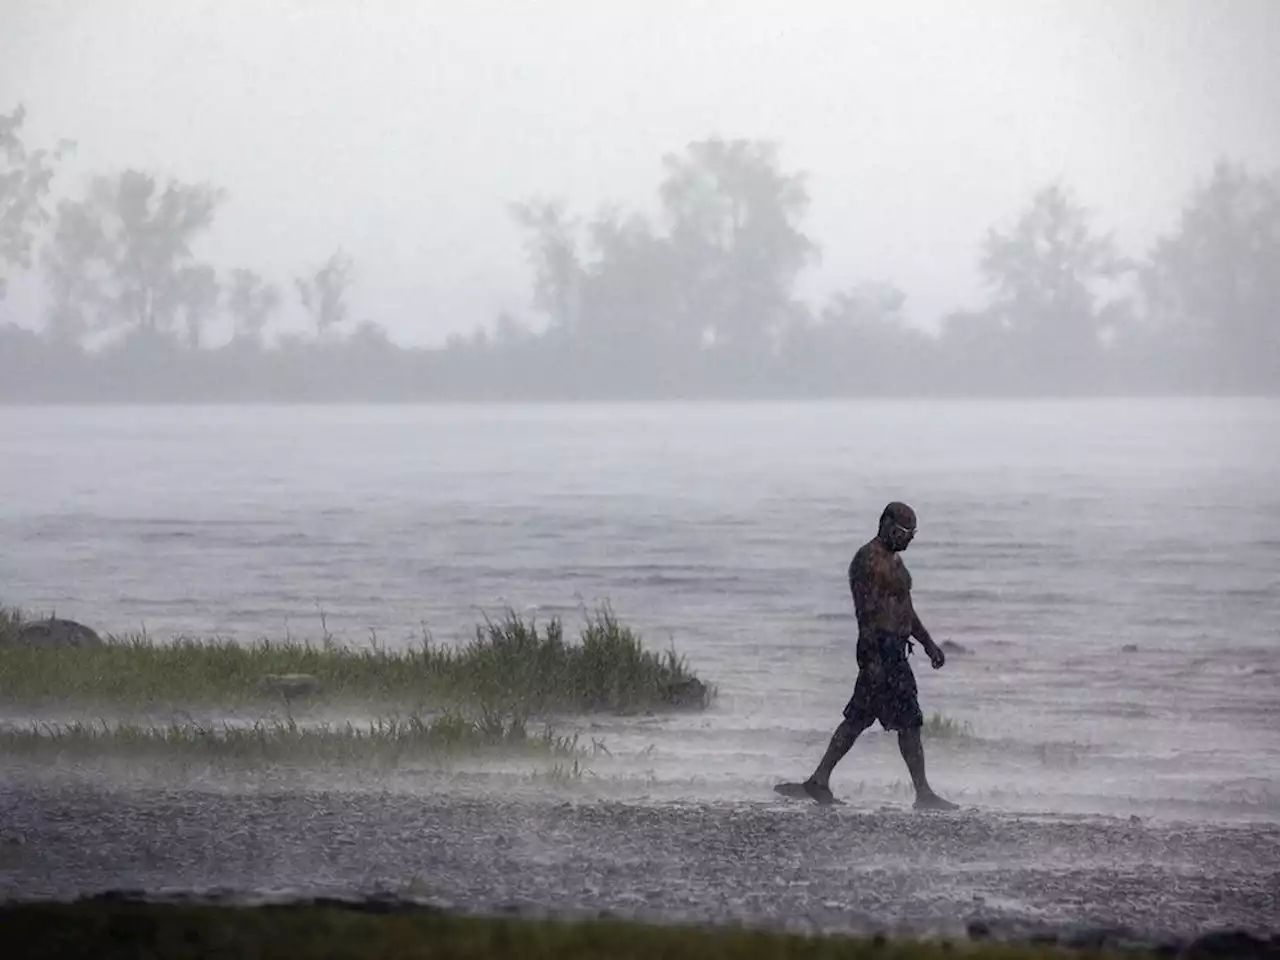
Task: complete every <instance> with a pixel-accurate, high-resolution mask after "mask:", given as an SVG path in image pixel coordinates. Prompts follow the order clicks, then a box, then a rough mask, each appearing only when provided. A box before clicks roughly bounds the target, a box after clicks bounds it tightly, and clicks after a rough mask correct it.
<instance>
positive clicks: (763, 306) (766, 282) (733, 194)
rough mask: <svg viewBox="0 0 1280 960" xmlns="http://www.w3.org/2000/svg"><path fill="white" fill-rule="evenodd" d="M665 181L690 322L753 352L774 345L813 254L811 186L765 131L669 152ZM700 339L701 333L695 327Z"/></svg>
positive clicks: (662, 193)
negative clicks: (759, 136)
mask: <svg viewBox="0 0 1280 960" xmlns="http://www.w3.org/2000/svg"><path fill="white" fill-rule="evenodd" d="M663 165H664V167H665V168H666V177H665V179H664V180H663V182H662V184H661V186H660V188H659V197H660V199H661V202H662V209H663V214H664V217H665V220H666V223H667V226H668V230H669V238H670V243H671V246H672V251H673V257H672V260H671V263H672V264H673V265H675V266H676V267H677V268H678V269H679V277H678V283H677V286H678V289H679V292H680V298H681V301H682V307H683V314H684V317H683V319H684V322H685V323H686V324H687V325H690V326H692V327H693V328H695V329H696V330H697V331H698V334H699V335H701V334H703V333H705V334H708V335H709V336H710V337H711V338H712V339H713V340H714V342H715V343H716V344H717V345H721V346H727V347H729V348H731V349H734V350H737V351H739V352H741V353H744V354H747V355H758V354H760V353H762V352H765V351H766V350H767V349H768V348H769V347H770V346H771V343H770V341H771V339H772V338H773V337H774V336H775V335H776V334H777V333H778V332H780V330H781V328H782V326H783V325H784V324H785V322H786V320H787V318H788V317H789V316H790V315H791V313H792V310H791V307H792V290H793V285H794V283H795V280H796V278H797V276H798V275H799V273H800V271H801V270H802V269H803V268H804V267H805V266H806V265H807V264H809V263H810V262H811V261H812V260H813V259H815V258H816V256H817V253H818V248H817V245H816V244H814V243H813V241H811V240H810V239H809V238H808V237H806V236H805V235H804V234H803V233H802V232H801V231H800V228H799V221H800V220H801V218H802V217H803V215H804V214H805V212H806V211H807V210H808V206H809V194H808V191H807V189H806V187H805V182H804V176H803V175H801V174H787V173H784V172H783V171H782V170H781V169H780V166H779V161H778V149H777V146H776V145H775V144H773V143H771V142H767V141H757V140H728V141H726V140H722V139H719V138H711V139H707V140H701V141H697V142H694V143H691V144H689V145H688V147H687V148H686V149H685V151H684V153H683V154H680V155H677V154H668V155H667V156H666V157H664V158H663ZM699 339H700V336H699Z"/></svg>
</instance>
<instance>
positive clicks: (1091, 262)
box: [979, 184, 1130, 382]
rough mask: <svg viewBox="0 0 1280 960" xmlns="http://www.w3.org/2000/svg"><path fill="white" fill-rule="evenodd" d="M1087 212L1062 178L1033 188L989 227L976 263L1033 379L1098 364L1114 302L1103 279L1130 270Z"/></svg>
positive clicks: (1070, 376)
mask: <svg viewBox="0 0 1280 960" xmlns="http://www.w3.org/2000/svg"><path fill="white" fill-rule="evenodd" d="M1089 219H1090V218H1089V212H1088V211H1087V210H1086V209H1085V208H1084V207H1082V206H1080V204H1079V203H1077V202H1076V201H1075V199H1074V198H1073V197H1072V195H1071V193H1070V192H1069V191H1068V190H1066V189H1065V188H1064V187H1062V186H1061V185H1059V184H1051V185H1049V186H1047V187H1044V188H1043V189H1041V190H1040V191H1038V192H1037V193H1036V194H1035V196H1034V197H1033V198H1032V200H1031V203H1030V205H1029V207H1028V208H1027V210H1026V211H1025V212H1024V213H1023V214H1022V215H1021V216H1020V217H1019V218H1018V220H1017V222H1016V223H1015V224H1014V226H1013V228H1012V229H1011V230H1009V231H1008V232H1003V233H1002V232H1000V231H998V230H996V229H995V228H994V227H993V228H992V229H991V230H989V231H988V233H987V236H986V238H985V240H984V241H983V244H982V252H981V257H980V261H979V266H980V269H981V272H982V277H983V279H984V280H985V282H986V283H987V285H988V286H989V287H990V288H991V289H992V291H993V301H992V303H991V304H990V306H989V307H988V313H989V314H990V315H991V316H992V317H993V318H994V319H995V320H996V321H997V322H998V328H999V329H1002V330H1003V331H1004V333H1005V334H1006V335H1008V336H1009V337H1010V339H1011V347H1012V353H1013V354H1014V355H1015V356H1016V357H1018V358H1019V362H1020V363H1021V364H1024V365H1025V372H1026V374H1028V375H1029V376H1031V377H1034V378H1035V380H1036V381H1037V382H1044V378H1046V377H1053V376H1054V375H1055V374H1060V375H1061V376H1062V377H1063V378H1065V379H1066V380H1068V381H1072V382H1079V381H1080V379H1081V378H1082V377H1084V376H1087V375H1088V374H1089V372H1090V371H1092V370H1093V368H1094V367H1095V366H1096V365H1097V363H1098V361H1099V359H1100V348H1101V346H1102V342H1103V338H1104V335H1105V334H1106V333H1107V325H1108V322H1109V321H1110V320H1111V318H1113V317H1115V316H1117V315H1119V313H1120V308H1119V304H1118V302H1117V303H1104V302H1103V301H1102V300H1101V294H1102V289H1103V287H1104V286H1105V284H1107V283H1109V282H1112V281H1115V280H1117V279H1118V278H1119V277H1120V276H1121V275H1122V274H1123V273H1124V272H1125V271H1127V270H1128V269H1130V265H1129V263H1128V261H1126V260H1125V259H1123V258H1122V257H1120V256H1119V255H1118V253H1117V252H1116V249H1115V245H1114V242H1113V240H1112V237H1111V235H1110V234H1105V235H1096V234H1095V233H1094V232H1093V231H1092V229H1091V227H1090V224H1089Z"/></svg>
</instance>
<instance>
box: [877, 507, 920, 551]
mask: <svg viewBox="0 0 1280 960" xmlns="http://www.w3.org/2000/svg"><path fill="white" fill-rule="evenodd" d="M915 535H916V512H915V511H914V510H912V509H911V508H910V507H909V506H907V505H906V504H905V503H898V502H897V501H894V502H893V503H891V504H889V505H888V506H887V507H885V508H884V513H882V514H880V533H879V537H880V541H881V542H882V543H883V544H884V545H885V546H886V547H888V548H889V549H890V550H893V551H895V552H897V551H901V550H905V549H907V545H908V544H910V543H911V540H912V538H914V537H915Z"/></svg>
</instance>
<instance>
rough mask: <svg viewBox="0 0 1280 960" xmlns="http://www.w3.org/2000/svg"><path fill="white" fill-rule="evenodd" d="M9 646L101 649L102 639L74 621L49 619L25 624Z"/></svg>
mask: <svg viewBox="0 0 1280 960" xmlns="http://www.w3.org/2000/svg"><path fill="white" fill-rule="evenodd" d="M8 645H9V646H15V647H100V646H102V638H101V637H100V636H98V634H97V633H96V632H95V631H93V630H91V629H90V628H89V627H86V626H85V625H84V624H83V623H76V621H74V620H63V619H62V618H60V617H49V618H47V619H45V620H32V621H30V622H28V623H24V624H23V625H22V626H21V627H19V628H18V630H17V632H16V633H14V634H12V639H11V640H10V641H9V644H8Z"/></svg>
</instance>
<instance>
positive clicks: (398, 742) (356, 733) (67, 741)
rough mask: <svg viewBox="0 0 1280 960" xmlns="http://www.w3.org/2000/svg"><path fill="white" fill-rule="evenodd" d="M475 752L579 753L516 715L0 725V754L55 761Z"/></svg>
mask: <svg viewBox="0 0 1280 960" xmlns="http://www.w3.org/2000/svg"><path fill="white" fill-rule="evenodd" d="M478 751H501V752H516V753H521V754H534V755H540V756H547V757H555V758H572V759H573V760H574V762H575V763H576V762H577V758H578V757H579V756H580V755H581V754H582V752H583V751H581V750H580V749H579V748H578V744H577V738H576V737H561V736H557V735H556V734H555V733H554V732H553V731H552V730H551V728H549V727H548V728H547V729H545V730H544V731H543V732H542V733H540V734H536V735H530V734H529V733H528V731H527V729H526V727H525V724H524V722H523V721H522V720H521V719H519V718H513V719H511V720H507V719H504V718H502V717H500V716H497V715H495V714H485V715H483V716H482V717H480V718H479V719H472V718H468V717H464V716H462V715H460V714H455V713H446V714H442V715H441V716H438V717H433V718H430V719H424V718H422V717H420V716H417V715H413V716H410V717H408V718H407V719H396V718H390V719H378V720H374V721H371V722H370V723H368V724H367V725H365V726H357V725H353V724H351V723H350V722H348V723H345V724H343V725H341V726H331V725H328V724H321V725H317V726H302V725H299V724H298V723H297V722H296V721H294V720H292V719H290V720H287V721H275V722H269V723H268V722H263V721H258V722H256V723H254V724H252V725H250V726H232V725H223V726H221V727H205V726H202V725H200V724H197V723H187V724H171V725H169V726H167V727H158V726H142V725H137V724H130V723H121V724H117V725H114V726H112V725H108V724H107V723H105V722H103V723H101V724H97V725H95V724H86V723H81V722H76V723H70V724H48V723H40V724H32V725H31V726H29V727H26V728H18V729H8V730H0V754H3V755H6V756H12V757H27V758H31V759H42V760H58V761H63V760H68V759H72V760H75V759H84V758H89V757H93V758H99V757H120V758H127V759H142V758H146V759H181V760H201V761H207V762H212V763H229V762H246V763H262V762H271V763H285V762H295V763H364V764H373V765H377V766H394V765H396V764H398V763H400V762H403V761H412V760H419V759H441V758H444V757H447V756H451V755H454V754H458V753H464V752H478Z"/></svg>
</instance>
